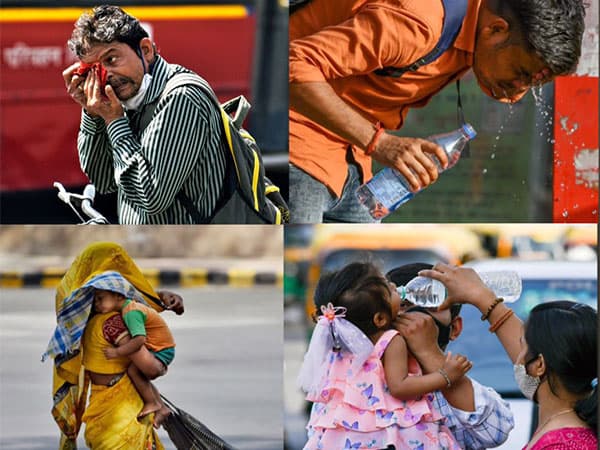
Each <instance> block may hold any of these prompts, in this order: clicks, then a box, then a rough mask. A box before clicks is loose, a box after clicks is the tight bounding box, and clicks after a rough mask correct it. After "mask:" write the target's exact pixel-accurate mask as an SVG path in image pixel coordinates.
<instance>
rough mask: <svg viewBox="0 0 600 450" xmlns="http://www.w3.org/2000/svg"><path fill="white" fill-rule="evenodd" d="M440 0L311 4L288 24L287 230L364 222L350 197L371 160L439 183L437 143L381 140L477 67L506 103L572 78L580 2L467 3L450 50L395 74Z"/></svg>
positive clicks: (421, 42)
mask: <svg viewBox="0 0 600 450" xmlns="http://www.w3.org/2000/svg"><path fill="white" fill-rule="evenodd" d="M443 18H444V7H443V5H442V2H441V1H440V0H419V1H411V0H336V1H331V0H312V1H310V2H309V3H308V4H306V5H305V6H303V7H302V8H300V9H299V10H298V11H297V12H295V13H293V14H292V15H291V16H290V25H289V26H290V57H289V63H290V65H289V81H290V86H289V87H290V202H289V203H290V210H291V221H292V223H315V222H371V221H373V219H372V218H371V216H370V215H369V214H368V211H367V209H366V208H363V207H362V206H361V205H360V204H359V203H358V200H357V199H356V196H355V192H356V190H357V188H358V187H359V186H360V185H361V184H362V183H364V182H366V181H368V180H369V179H370V178H371V177H372V172H371V158H373V159H375V160H376V161H378V162H379V163H381V164H383V165H384V166H388V167H392V168H394V169H396V170H398V171H399V172H400V173H401V174H402V175H403V176H404V177H405V178H406V179H407V180H408V182H409V183H410V185H411V188H412V189H413V190H415V191H416V190H419V189H422V188H424V187H427V186H428V185H429V184H431V183H432V182H434V181H435V180H436V179H437V177H438V171H437V168H436V166H435V164H434V163H433V161H432V160H431V158H430V156H434V157H436V158H438V159H439V161H440V162H441V163H442V166H443V167H446V164H447V158H446V155H445V153H444V151H443V149H442V148H441V147H439V146H437V145H436V144H434V143H432V142H428V141H425V140H423V139H416V138H411V137H399V136H394V135H391V134H388V133H378V132H377V128H378V124H380V125H379V126H382V127H383V128H386V129H393V130H397V129H399V128H401V127H402V125H403V123H404V119H405V117H406V114H407V113H408V110H409V109H410V108H413V107H422V106H424V105H425V104H426V103H427V102H428V101H429V100H430V98H431V97H432V96H433V95H434V94H436V93H437V92H439V91H440V90H441V89H442V88H443V87H445V86H446V85H448V84H449V83H451V82H453V81H455V80H457V79H459V78H460V77H461V76H462V75H464V74H465V73H466V72H467V71H468V70H469V69H471V68H472V69H473V72H474V73H475V76H476V78H477V81H478V83H479V85H480V87H481V89H482V90H483V91H484V93H486V94H487V95H489V96H491V97H493V98H495V99H496V100H498V101H502V102H515V101H518V100H520V99H521V98H522V97H523V96H524V95H525V94H526V92H527V91H528V89H529V88H530V87H531V86H533V85H538V84H543V83H546V82H548V81H551V80H552V79H553V78H554V77H555V76H557V75H563V74H567V73H570V72H572V71H574V70H575V67H576V65H577V62H578V59H579V55H580V53H581V39H582V35H583V30H584V22H583V18H584V7H583V4H582V0H561V1H550V0H547V1H544V0H541V1H533V0H469V1H468V5H467V10H466V14H465V17H464V20H463V22H462V26H461V28H460V31H459V32H458V35H457V37H456V39H455V40H454V43H453V45H452V46H450V48H449V49H448V50H446V51H445V52H444V53H443V54H442V55H441V56H440V57H439V58H438V59H436V60H435V61H433V62H432V63H430V64H426V65H424V66H421V67H420V68H418V69H417V70H416V71H414V72H406V73H405V74H403V75H402V76H401V77H398V78H394V77H389V76H382V75H378V74H377V73H375V71H377V70H379V69H382V68H384V67H398V68H402V67H407V66H409V65H411V64H413V63H414V62H415V61H417V60H418V59H419V58H422V57H423V56H424V55H426V54H428V53H429V52H430V51H431V50H432V49H433V48H434V47H435V46H436V44H437V43H438V41H439V38H440V35H441V30H442V25H443Z"/></svg>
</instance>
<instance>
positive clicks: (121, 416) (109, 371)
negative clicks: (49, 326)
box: [48, 242, 183, 450]
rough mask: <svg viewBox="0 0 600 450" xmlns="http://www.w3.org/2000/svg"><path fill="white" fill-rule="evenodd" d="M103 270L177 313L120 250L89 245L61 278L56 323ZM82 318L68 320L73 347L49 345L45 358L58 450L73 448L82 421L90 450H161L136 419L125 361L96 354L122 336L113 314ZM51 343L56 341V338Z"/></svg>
mask: <svg viewBox="0 0 600 450" xmlns="http://www.w3.org/2000/svg"><path fill="white" fill-rule="evenodd" d="M106 271H116V272H119V273H120V274H121V275H122V276H123V277H124V278H126V279H127V280H128V281H129V282H130V283H131V284H132V285H133V287H135V289H136V290H137V291H138V292H139V293H141V295H142V296H143V300H144V301H145V302H146V303H148V304H149V305H151V306H152V307H154V308H155V309H156V310H158V311H162V310H164V309H171V310H174V311H175V312H176V313H177V314H181V313H182V312H183V302H182V300H181V297H179V296H177V295H176V294H172V293H169V292H166V291H165V292H160V293H157V292H155V291H154V289H153V288H152V286H151V285H150V284H149V283H148V282H147V280H146V279H145V278H144V276H143V275H142V273H141V271H140V270H139V268H138V267H137V266H136V264H135V263H134V262H133V260H132V259H131V257H130V256H129V255H128V254H127V252H125V250H124V249H123V248H122V247H120V246H119V245H117V244H114V243H110V242H104V243H95V244H91V245H89V246H88V247H87V248H86V249H85V250H84V251H83V252H82V253H81V254H80V255H79V256H78V257H77V258H76V259H75V261H74V262H73V263H72V265H71V267H70V268H69V270H68V271H67V273H66V274H65V275H64V277H63V279H62V280H61V283H60V285H59V286H58V288H57V291H56V312H57V318H58V317H59V314H61V315H62V316H61V317H64V312H65V306H64V305H65V300H66V299H68V298H69V297H70V296H71V294H72V293H73V292H75V291H76V290H78V289H80V288H81V287H82V286H84V285H85V284H86V283H87V282H89V281H90V280H91V279H93V278H94V277H97V276H98V275H99V274H101V273H103V272H106ZM70 308H71V309H74V308H73V307H72V306H70ZM88 317H89V308H88V307H85V308H84V307H82V308H80V310H77V311H76V313H75V314H71V316H69V322H68V324H67V325H68V327H71V328H69V329H73V327H77V329H79V330H83V327H85V331H84V332H83V333H82V336H80V342H79V341H78V342H77V345H76V346H75V348H73V349H69V351H66V352H64V353H63V354H60V352H58V351H56V350H55V351H54V352H51V351H50V349H51V346H49V352H48V354H49V355H50V356H53V357H55V364H54V377H53V391H52V392H53V399H54V406H53V408H52V415H53V416H54V419H55V420H56V422H57V424H58V426H59V428H60V430H61V441H60V445H59V449H60V450H71V449H75V448H76V445H77V444H76V440H77V435H78V433H79V430H80V427H81V424H82V422H85V423H86V431H85V440H86V444H87V445H88V446H89V447H90V448H91V449H93V450H114V449H128V450H134V449H135V450H137V449H140V450H142V449H144V450H146V449H148V450H151V449H156V450H161V449H163V446H162V444H161V443H160V440H159V439H158V437H157V436H156V433H155V432H154V429H153V427H152V420H153V417H152V416H147V417H145V418H144V419H143V420H141V421H138V420H137V414H138V413H139V411H140V409H141V408H142V405H143V402H142V400H141V398H140V396H139V394H138V393H137V391H136V389H135V387H134V386H133V384H132V383H131V381H130V379H129V377H128V376H127V374H126V370H127V366H128V365H129V361H128V360H127V359H113V360H107V359H106V358H105V357H104V353H103V352H102V349H103V348H105V347H106V346H110V345H112V342H114V341H113V340H112V339H115V340H116V338H117V337H118V336H119V335H120V333H126V332H127V328H126V327H125V325H124V324H123V321H122V319H121V317H120V315H119V314H118V313H114V312H113V313H108V314H97V315H93V316H92V317H91V318H89V320H88ZM86 321H87V323H86ZM79 322H81V323H79ZM57 330H58V328H57ZM60 337H62V338H71V337H69V336H59V338H60ZM53 339H54V340H55V341H56V335H55V337H54V338H53ZM59 341H60V339H59ZM52 343H53V342H52V340H51V345H52ZM90 386H91V388H90ZM88 391H89V393H90V396H89V402H88Z"/></svg>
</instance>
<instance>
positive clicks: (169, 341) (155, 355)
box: [94, 289, 175, 428]
mask: <svg viewBox="0 0 600 450" xmlns="http://www.w3.org/2000/svg"><path fill="white" fill-rule="evenodd" d="M94 309H95V310H96V311H97V312H99V313H108V312H112V311H115V312H120V313H121V316H122V318H123V321H124V322H125V325H126V326H127V329H128V330H129V334H130V336H131V337H129V336H123V337H121V338H120V339H119V340H117V342H116V344H117V347H108V348H105V349H104V355H105V356H106V358H107V359H113V358H117V357H123V356H126V357H129V358H130V359H131V361H132V364H130V365H129V368H128V369H127V374H128V375H129V377H130V378H131V381H132V382H133V384H134V385H135V387H136V389H137V391H138V392H139V394H140V396H141V397H142V400H143V401H144V407H143V408H142V410H141V411H140V413H139V415H138V417H139V418H141V417H143V416H146V415H148V414H150V413H155V417H154V426H155V427H157V428H158V427H159V426H160V424H161V423H162V421H163V420H164V419H165V418H166V417H167V416H168V415H169V413H170V411H169V409H168V408H167V407H166V406H165V405H164V403H163V402H162V400H161V398H160V394H159V393H158V390H157V389H156V388H155V387H154V386H153V385H152V383H150V381H149V380H150V379H154V378H157V377H159V376H161V375H164V374H165V373H166V372H167V367H168V366H169V364H170V363H171V362H172V361H173V358H174V357H175V341H174V340H173V336H172V335H171V332H170V330H169V328H168V326H167V324H166V323H165V321H164V320H163V319H162V318H161V317H160V315H159V314H158V313H157V312H156V311H154V310H153V309H152V308H150V307H148V306H146V305H144V304H142V303H139V302H136V301H134V300H131V299H129V298H126V297H125V296H124V295H122V294H120V293H118V292H113V291H109V290H104V289H95V291H94Z"/></svg>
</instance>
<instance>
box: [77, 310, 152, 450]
mask: <svg viewBox="0 0 600 450" xmlns="http://www.w3.org/2000/svg"><path fill="white" fill-rule="evenodd" d="M115 314H118V313H115V312H113V313H108V314H100V315H96V316H94V317H92V318H91V319H90V320H89V321H88V323H87V326H86V329H85V333H84V335H83V340H82V347H83V364H84V366H85V368H86V369H87V370H91V371H92V372H97V373H103V374H118V373H123V372H124V371H125V370H127V366H128V365H129V361H128V360H127V358H116V359H111V360H107V359H106V358H105V357H104V353H103V352H102V349H103V348H105V347H107V346H110V345H111V344H110V343H109V342H108V341H106V339H105V338H104V333H103V325H104V322H105V321H106V320H107V319H109V318H110V317H112V316H113V315H115ZM90 390H91V393H90V399H89V403H88V405H87V408H86V409H85V413H84V414H83V417H82V419H81V420H82V422H84V423H85V424H86V426H85V442H86V445H87V446H88V447H89V448H91V449H92V450H120V449H121V450H152V449H153V448H154V449H156V450H162V449H163V446H162V445H161V443H160V441H159V439H158V437H157V436H156V434H155V432H154V429H153V427H152V420H151V419H152V415H150V416H146V417H144V419H143V420H142V421H141V422H138V420H137V414H138V413H139V412H140V410H141V409H142V406H143V401H142V399H141V398H140V396H139V394H138V392H137V391H136V389H135V386H134V385H133V384H132V382H131V380H130V379H129V377H128V376H127V375H124V376H123V377H122V378H121V379H120V380H119V381H118V382H117V383H116V384H115V385H114V386H111V387H108V386H99V385H93V384H92V385H91V389H90Z"/></svg>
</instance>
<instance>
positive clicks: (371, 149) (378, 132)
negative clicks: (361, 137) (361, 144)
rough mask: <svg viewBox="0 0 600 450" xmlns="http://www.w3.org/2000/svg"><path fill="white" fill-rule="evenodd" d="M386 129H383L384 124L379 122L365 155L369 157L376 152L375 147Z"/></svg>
mask: <svg viewBox="0 0 600 450" xmlns="http://www.w3.org/2000/svg"><path fill="white" fill-rule="evenodd" d="M384 131H385V128H383V124H382V123H381V122H377V123H376V124H375V134H373V137H372V138H371V141H370V142H369V145H367V150H365V155H367V156H369V155H370V154H371V153H373V152H374V151H375V146H376V145H377V141H378V140H379V137H380V136H381V135H382V134H383V132H384Z"/></svg>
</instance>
